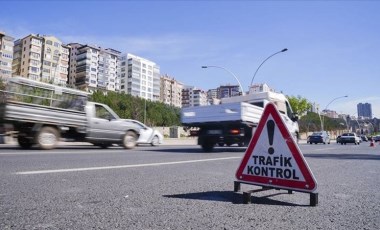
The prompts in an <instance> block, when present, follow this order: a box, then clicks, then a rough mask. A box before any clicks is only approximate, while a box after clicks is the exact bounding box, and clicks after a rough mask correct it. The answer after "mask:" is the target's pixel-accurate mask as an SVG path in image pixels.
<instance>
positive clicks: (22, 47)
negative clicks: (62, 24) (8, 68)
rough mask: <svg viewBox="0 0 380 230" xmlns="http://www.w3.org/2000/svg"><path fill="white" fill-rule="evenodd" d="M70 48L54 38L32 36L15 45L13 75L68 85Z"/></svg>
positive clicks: (20, 40) (16, 42)
mask: <svg viewBox="0 0 380 230" xmlns="http://www.w3.org/2000/svg"><path fill="white" fill-rule="evenodd" d="M69 55H70V48H69V47H68V46H66V45H64V44H62V42H61V41H60V40H59V39H57V38H56V37H54V36H46V35H42V36H40V35H39V34H37V35H34V34H30V35H28V36H26V37H25V38H22V39H19V40H17V41H15V43H14V52H13V66H12V73H13V75H18V76H22V77H25V78H29V79H32V80H36V81H43V82H50V83H53V84H58V85H66V83H67V81H68V68H69Z"/></svg>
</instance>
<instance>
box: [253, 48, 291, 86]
mask: <svg viewBox="0 0 380 230" xmlns="http://www.w3.org/2000/svg"><path fill="white" fill-rule="evenodd" d="M287 50H288V49H287V48H285V49H282V50H280V51H278V52H276V53H274V54H272V55H270V56H269V57H267V58H266V59H265V60H264V61H263V62H262V63H261V64H260V65H259V67H258V68H257V69H256V72H255V74H254V75H253V77H252V80H251V84H250V86H252V84H253V79H255V76H256V74H257V71H259V69H260V67H261V66H262V65H263V64H264V62H266V61H267V60H268V59H269V58H271V57H273V56H274V55H276V54H279V53H283V52H285V51H287Z"/></svg>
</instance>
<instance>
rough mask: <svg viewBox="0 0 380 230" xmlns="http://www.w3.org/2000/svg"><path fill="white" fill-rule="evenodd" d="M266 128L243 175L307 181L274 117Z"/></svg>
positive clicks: (269, 120) (270, 117)
mask: <svg viewBox="0 0 380 230" xmlns="http://www.w3.org/2000/svg"><path fill="white" fill-rule="evenodd" d="M268 124H269V125H268ZM271 124H273V125H271ZM266 126H267V127H266V128H264V129H263V131H262V133H261V135H260V136H259V139H258V140H257V143H256V146H255V149H254V153H253V154H252V155H251V157H250V158H249V160H248V162H247V166H246V167H245V168H244V171H243V174H246V175H254V176H261V177H270V178H276V179H287V180H296V181H305V178H304V177H303V175H302V173H301V171H300V169H299V167H298V165H297V162H296V161H295V159H294V158H293V154H292V153H291V152H290V149H289V147H288V145H287V144H286V141H285V140H284V138H283V137H282V135H281V133H280V130H279V129H278V127H277V126H276V125H275V123H274V120H273V118H272V116H269V118H268V121H267V125H266Z"/></svg>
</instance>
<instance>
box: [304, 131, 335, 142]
mask: <svg viewBox="0 0 380 230" xmlns="http://www.w3.org/2000/svg"><path fill="white" fill-rule="evenodd" d="M307 142H308V143H310V144H313V143H314V144H318V143H323V144H326V143H327V144H330V135H329V134H328V133H327V132H326V131H320V132H314V133H313V134H311V135H310V136H309V137H308V140H307Z"/></svg>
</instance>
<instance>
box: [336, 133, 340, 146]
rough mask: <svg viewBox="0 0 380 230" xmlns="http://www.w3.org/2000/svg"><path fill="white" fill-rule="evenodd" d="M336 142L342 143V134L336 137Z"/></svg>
mask: <svg viewBox="0 0 380 230" xmlns="http://www.w3.org/2000/svg"><path fill="white" fill-rule="evenodd" d="M336 143H337V144H339V143H340V135H339V136H337V137H336Z"/></svg>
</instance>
